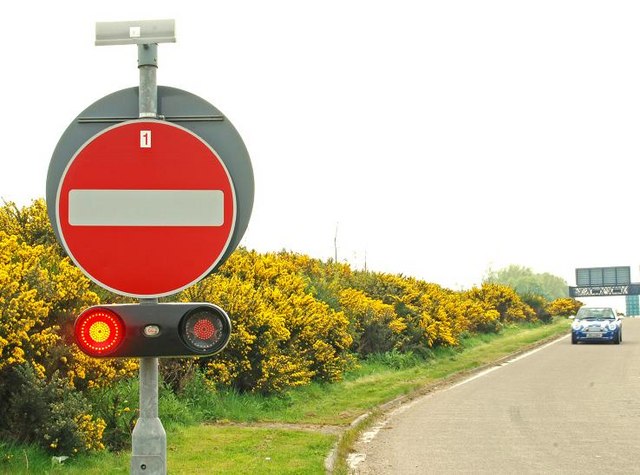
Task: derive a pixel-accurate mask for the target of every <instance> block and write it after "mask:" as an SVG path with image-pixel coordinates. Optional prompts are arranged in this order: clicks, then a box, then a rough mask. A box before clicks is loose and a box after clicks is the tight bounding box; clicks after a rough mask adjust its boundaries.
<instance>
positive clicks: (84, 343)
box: [75, 307, 125, 356]
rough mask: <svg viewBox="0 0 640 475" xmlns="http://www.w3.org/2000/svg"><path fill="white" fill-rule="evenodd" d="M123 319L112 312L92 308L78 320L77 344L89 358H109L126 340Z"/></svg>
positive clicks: (76, 329) (76, 327)
mask: <svg viewBox="0 0 640 475" xmlns="http://www.w3.org/2000/svg"><path fill="white" fill-rule="evenodd" d="M124 333H125V327H124V322H123V321H122V319H121V318H120V317H119V316H118V314H116V313H115V312H112V311H111V310H108V309H106V308H101V307H91V308H89V309H87V310H85V311H84V312H83V313H82V314H81V315H80V316H79V317H78V318H77V320H76V325H75V338H76V344H77V345H78V346H79V347H80V349H81V350H82V351H84V352H85V353H86V354H88V355H89V356H107V355H109V354H110V353H112V352H113V351H115V350H116V348H118V346H120V343H122V340H124Z"/></svg>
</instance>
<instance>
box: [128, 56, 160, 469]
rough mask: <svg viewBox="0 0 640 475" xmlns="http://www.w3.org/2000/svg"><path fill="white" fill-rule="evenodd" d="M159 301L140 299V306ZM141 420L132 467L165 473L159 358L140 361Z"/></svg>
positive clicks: (152, 106) (148, 106)
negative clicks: (160, 410)
mask: <svg viewBox="0 0 640 475" xmlns="http://www.w3.org/2000/svg"><path fill="white" fill-rule="evenodd" d="M157 56H158V45H157V44H140V45H138V69H139V70H140V88H139V98H138V104H139V109H140V118H141V119H142V118H156V117H157V116H158V87H157V83H156V71H157V69H158V57H157ZM157 303H158V299H141V300H140V305H153V304H157ZM139 378H140V417H139V418H138V421H137V422H136V426H135V427H134V428H133V432H132V433H131V467H130V473H131V474H135V475H146V474H153V475H165V474H166V473H167V434H166V432H165V430H164V427H163V426H162V422H161V421H160V418H159V417H158V358H155V357H146V358H140V376H139Z"/></svg>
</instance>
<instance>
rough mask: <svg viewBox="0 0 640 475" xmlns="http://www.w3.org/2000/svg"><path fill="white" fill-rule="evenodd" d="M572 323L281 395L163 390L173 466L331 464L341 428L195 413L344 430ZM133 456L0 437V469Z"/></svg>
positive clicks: (107, 466)
mask: <svg viewBox="0 0 640 475" xmlns="http://www.w3.org/2000/svg"><path fill="white" fill-rule="evenodd" d="M569 325H570V322H569V321H568V320H566V319H557V320H555V321H554V322H553V323H552V324H549V325H531V326H518V327H508V328H505V329H504V330H503V331H502V332H501V333H500V334H499V335H478V336H474V337H470V338H466V339H464V340H463V341H462V344H461V345H460V347H458V348H440V349H437V350H434V351H433V352H432V354H431V355H430V358H428V359H427V360H424V359H421V358H417V357H413V356H411V355H408V356H407V355H400V354H393V353H392V354H388V355H384V356H379V357H374V358H371V359H369V360H368V361H365V362H364V363H361V365H360V366H359V367H358V368H354V369H353V370H351V371H350V372H348V374H347V375H345V379H344V381H342V382H339V383H336V384H312V385H309V386H306V387H303V388H299V389H297V390H294V391H290V392H288V393H287V394H286V395H284V396H281V397H264V396H259V395H250V394H249V395H239V394H236V393H233V392H221V393H218V394H207V393H204V392H203V391H200V390H198V389H197V388H196V389H195V390H194V392H193V394H191V397H190V399H189V400H188V401H181V400H180V399H178V398H175V397H174V396H172V395H171V396H166V397H168V398H169V399H167V400H161V401H160V417H161V418H162V419H163V423H164V425H165V428H166V430H167V445H168V450H167V459H168V469H169V473H171V474H174V473H177V474H182V473H184V474H187V473H189V474H197V473H229V474H235V473H252V474H262V473H278V474H297V473H300V474H314V473H324V459H325V457H326V456H327V454H328V453H329V451H330V449H331V447H332V446H333V445H334V444H335V443H336V441H337V440H338V436H337V435H331V434H324V433H320V432H313V431H303V430H289V429H285V428H277V427H276V428H265V427H242V426H235V425H219V424H218V425H210V424H206V423H205V424H200V423H197V421H199V420H218V421H233V422H245V423H252V422H261V423H274V424H278V423H294V424H296V423H297V424H306V425H314V424H326V425H334V426H340V427H343V428H344V429H347V427H348V426H349V424H350V423H351V422H352V421H353V420H354V419H355V418H356V417H358V416H360V415H362V414H364V413H366V412H372V413H373V414H374V415H375V414H376V408H377V407H379V406H380V405H381V404H383V403H385V402H387V401H390V400H392V399H394V398H396V397H398V396H402V395H410V394H412V393H413V394H416V393H417V392H419V391H420V389H421V388H424V387H425V386H427V385H429V384H431V383H434V382H437V381H438V380H441V379H443V378H446V377H449V376H452V375H455V374H459V373H460V372H465V371H469V370H471V369H473V368H477V367H480V366H483V365H486V364H490V363H492V362H495V361H497V360H499V359H501V358H503V357H505V356H508V355H510V354H513V353H514V352H517V351H520V350H522V349H524V348H527V347H529V346H531V345H532V344H534V343H536V342H539V341H540V340H545V339H548V338H550V337H553V336H554V335H558V334H561V333H566V332H568V329H569ZM163 397H165V396H163ZM180 420H184V421H186V422H187V423H188V424H187V425H182V424H181V423H180ZM371 420H372V419H371V418H370V419H369V420H368V421H367V420H365V421H363V422H362V424H360V426H359V428H356V429H353V428H352V429H349V430H346V432H345V434H344V436H343V437H342V438H341V441H340V445H339V453H338V459H337V461H338V466H337V472H338V473H346V468H345V466H344V457H345V456H346V454H347V453H348V451H349V449H350V447H351V445H352V444H353V443H354V442H355V440H356V439H357V436H358V433H359V431H360V430H362V428H364V427H366V425H367V424H369V423H370V422H371ZM129 458H130V454H129V453H128V452H124V453H121V454H111V453H101V454H96V455H92V456H80V457H76V458H74V459H69V460H67V461H65V462H63V464H59V463H57V462H55V461H53V460H52V459H51V457H50V456H48V455H46V454H45V453H44V452H43V451H41V450H40V449H37V448H33V447H25V446H21V445H9V444H6V443H2V442H0V473H10V474H23V473H24V474H27V473H38V474H41V473H70V474H76V473H77V474H80V473H82V474H100V475H106V474H112V473H113V474H117V473H128V472H129ZM27 466H28V470H27Z"/></svg>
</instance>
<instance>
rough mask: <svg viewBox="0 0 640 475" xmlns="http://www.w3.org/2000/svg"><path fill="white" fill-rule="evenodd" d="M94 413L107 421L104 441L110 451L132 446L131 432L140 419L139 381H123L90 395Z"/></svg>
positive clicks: (92, 391) (91, 392)
mask: <svg viewBox="0 0 640 475" xmlns="http://www.w3.org/2000/svg"><path fill="white" fill-rule="evenodd" d="M88 395H89V399H90V401H91V403H92V406H93V409H94V413H95V414H96V415H97V416H99V417H100V418H101V419H102V420H104V421H105V423H106V427H105V430H104V435H103V441H104V444H105V445H106V446H107V447H108V448H109V450H123V449H126V448H129V447H130V446H131V431H132V430H133V428H134V426H135V424H136V420H137V418H138V414H139V409H138V381H137V379H135V378H130V379H126V380H121V381H117V382H114V383H112V384H111V385H109V386H104V387H101V388H95V389H93V390H91V391H89V393H88Z"/></svg>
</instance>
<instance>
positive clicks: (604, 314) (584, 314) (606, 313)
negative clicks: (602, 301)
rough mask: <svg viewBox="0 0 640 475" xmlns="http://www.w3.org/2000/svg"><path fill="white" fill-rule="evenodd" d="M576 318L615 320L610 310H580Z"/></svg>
mask: <svg viewBox="0 0 640 475" xmlns="http://www.w3.org/2000/svg"><path fill="white" fill-rule="evenodd" d="M576 318H578V319H580V320H587V319H593V320H615V318H616V315H615V313H614V312H613V310H611V309H610V308H581V309H580V310H578V315H576Z"/></svg>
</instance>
